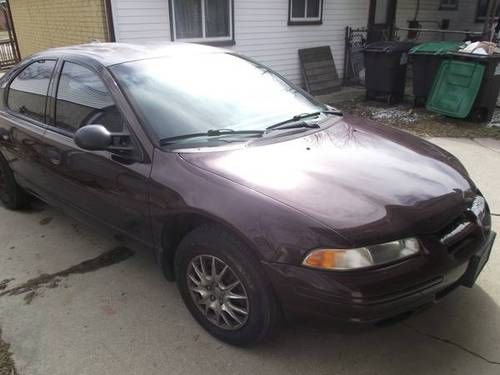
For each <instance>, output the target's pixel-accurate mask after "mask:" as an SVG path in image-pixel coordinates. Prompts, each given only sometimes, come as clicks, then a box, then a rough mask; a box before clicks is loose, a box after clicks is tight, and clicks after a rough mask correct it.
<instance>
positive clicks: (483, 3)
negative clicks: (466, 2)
mask: <svg viewBox="0 0 500 375" xmlns="http://www.w3.org/2000/svg"><path fill="white" fill-rule="evenodd" d="M489 3H490V0H479V2H478V3H477V11H476V22H484V21H486V15H487V14H488V6H489ZM496 16H497V17H498V16H500V7H498V9H497V14H496Z"/></svg>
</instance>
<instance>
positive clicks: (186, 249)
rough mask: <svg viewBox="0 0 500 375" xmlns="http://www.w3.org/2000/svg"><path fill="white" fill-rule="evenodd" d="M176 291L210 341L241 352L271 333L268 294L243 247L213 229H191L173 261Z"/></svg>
mask: <svg viewBox="0 0 500 375" xmlns="http://www.w3.org/2000/svg"><path fill="white" fill-rule="evenodd" d="M175 274H176V279H177V285H178V287H179V291H180V293H181V296H182V298H183V300H184V303H185V304H186V306H187V308H188V309H189V311H190V312H191V314H192V315H193V317H194V318H195V319H196V320H197V321H198V323H199V324H200V325H201V326H202V327H203V328H205V329H206V330H207V331H208V332H209V333H210V334H211V335H213V336H215V337H216V338H218V339H219V340H222V341H224V342H226V343H229V344H231V345H238V346H246V345H250V344H253V343H256V342H258V341H261V340H263V339H264V338H266V337H268V336H269V335H270V334H271V333H272V332H273V331H274V329H275V328H276V327H277V324H278V321H279V309H278V305H277V302H276V298H275V296H274V293H273V289H272V287H271V285H270V283H269V282H268V281H267V278H266V275H265V274H264V272H263V269H262V267H261V266H260V264H259V262H258V261H257V260H256V259H255V256H254V255H253V254H252V253H251V252H250V251H249V250H248V248H247V246H245V244H243V243H242V242H241V241H240V240H238V239H237V238H236V237H235V236H233V235H232V234H230V233H228V232H226V231H224V230H222V229H221V228H219V227H217V226H215V225H203V226H201V227H198V228H196V229H194V230H193V231H192V232H191V233H189V234H188V235H187V236H186V237H185V238H184V239H183V240H182V242H181V243H180V245H179V248H178V249H177V252H176V258H175Z"/></svg>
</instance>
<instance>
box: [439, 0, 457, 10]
mask: <svg viewBox="0 0 500 375" xmlns="http://www.w3.org/2000/svg"><path fill="white" fill-rule="evenodd" d="M457 9H458V0H441V1H440V2H439V10H457Z"/></svg>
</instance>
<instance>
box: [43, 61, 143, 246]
mask: <svg viewBox="0 0 500 375" xmlns="http://www.w3.org/2000/svg"><path fill="white" fill-rule="evenodd" d="M100 74H103V73H102V72H101V73H100ZM100 74H99V73H98V72H97V71H96V70H94V68H93V67H91V66H89V65H84V64H82V63H80V62H74V61H63V62H61V67H60V70H59V76H58V79H57V80H56V83H55V85H54V88H53V90H52V92H51V93H50V98H49V107H50V111H49V112H50V118H48V120H47V131H46V133H45V141H46V161H47V164H48V166H49V167H48V169H47V170H48V180H49V185H50V190H51V192H52V194H53V196H54V198H55V199H57V200H58V201H59V202H61V203H62V204H63V205H64V206H65V207H66V208H68V209H70V210H72V211H73V213H76V214H77V215H83V216H85V217H86V218H87V217H91V218H92V219H96V220H99V221H101V222H104V223H106V224H108V225H111V226H113V227H114V228H116V229H117V230H121V231H125V232H127V234H129V235H130V236H132V237H135V238H137V239H139V240H143V241H146V242H149V241H150V240H151V232H150V222H149V211H148V192H147V181H148V178H149V174H150V170H151V163H150V162H149V161H148V160H147V159H146V158H145V157H144V154H143V153H142V152H141V147H140V145H139V143H138V142H137V141H134V140H135V138H134V136H133V134H131V131H130V129H129V127H128V125H127V121H126V119H125V118H124V117H123V116H122V111H121V110H120V108H119V107H118V105H117V104H116V101H115V99H114V97H113V96H112V94H111V92H110V90H109V89H108V87H107V86H106V84H105V83H104V81H103V79H102V78H101V76H100ZM90 124H94V125H103V126H105V127H106V128H107V129H108V130H109V131H110V132H112V133H129V134H131V139H132V144H131V146H133V147H134V150H135V151H134V153H133V155H131V156H128V157H123V156H122V155H119V154H115V153H111V152H108V151H86V150H82V149H80V148H79V147H77V146H76V144H75V142H74V140H73V136H74V134H75V132H76V131H77V130H78V129H79V128H81V127H83V126H85V125H90Z"/></svg>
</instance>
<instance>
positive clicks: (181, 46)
mask: <svg viewBox="0 0 500 375" xmlns="http://www.w3.org/2000/svg"><path fill="white" fill-rule="evenodd" d="M217 52H219V53H220V52H224V50H223V49H221V48H215V47H209V46H204V45H200V44H192V43H179V42H162V43H143V44H133V43H89V44H80V45H75V46H68V47H58V48H51V49H48V50H46V51H43V52H40V53H37V54H35V55H33V56H32V57H36V58H39V57H47V58H49V57H64V56H66V57H69V56H72V57H82V58H86V59H92V60H94V61H96V62H98V63H100V64H101V65H104V66H110V65H116V64H122V63H125V62H128V61H136V60H143V59H148V58H155V57H169V56H183V55H184V56H196V55H201V54H207V53H217Z"/></svg>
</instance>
